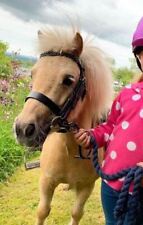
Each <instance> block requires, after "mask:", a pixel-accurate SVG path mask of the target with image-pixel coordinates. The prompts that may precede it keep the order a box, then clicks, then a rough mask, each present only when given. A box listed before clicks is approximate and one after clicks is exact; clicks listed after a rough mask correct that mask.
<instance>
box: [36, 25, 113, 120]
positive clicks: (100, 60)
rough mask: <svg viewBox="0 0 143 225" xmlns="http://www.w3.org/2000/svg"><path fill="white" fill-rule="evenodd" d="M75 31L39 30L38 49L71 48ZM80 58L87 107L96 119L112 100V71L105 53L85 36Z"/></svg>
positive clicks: (62, 29) (61, 29)
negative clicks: (84, 81)
mask: <svg viewBox="0 0 143 225" xmlns="http://www.w3.org/2000/svg"><path fill="white" fill-rule="evenodd" d="M76 32H79V31H78V29H72V28H71V29H67V28H64V27H52V28H51V27H47V28H46V29H45V30H42V32H39V42H38V51H39V52H40V53H42V52H45V51H48V50H55V51H60V50H65V51H66V50H73V49H74V48H75V46H74V44H73V39H74V36H75V34H76ZM80 58H81V60H82V62H83V65H84V67H85V76H86V80H87V95H88V99H89V102H88V104H89V105H88V107H89V110H91V112H92V115H93V119H97V118H99V117H101V115H102V114H104V113H106V111H107V110H108V109H109V107H110V104H111V101H112V96H113V95H112V94H113V91H112V73H111V70H110V67H109V65H108V63H107V58H106V56H105V54H104V53H103V52H102V51H101V50H100V49H99V48H97V47H95V45H94V44H93V41H89V39H87V38H86V40H84V41H83V51H82V53H81V55H80Z"/></svg>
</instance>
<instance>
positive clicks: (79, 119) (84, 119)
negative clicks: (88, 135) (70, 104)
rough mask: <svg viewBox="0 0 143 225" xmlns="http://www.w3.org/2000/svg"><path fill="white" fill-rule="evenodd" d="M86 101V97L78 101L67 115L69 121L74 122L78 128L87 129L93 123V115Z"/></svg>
mask: <svg viewBox="0 0 143 225" xmlns="http://www.w3.org/2000/svg"><path fill="white" fill-rule="evenodd" d="M88 103H89V101H88V99H85V100H84V101H83V102H81V101H79V102H78V103H77V105H76V108H75V109H74V110H73V111H72V112H71V113H70V116H69V121H72V122H75V123H76V124H78V126H79V127H80V128H86V129H88V128H91V127H92V124H93V116H92V113H91V110H90V107H89V104H88Z"/></svg>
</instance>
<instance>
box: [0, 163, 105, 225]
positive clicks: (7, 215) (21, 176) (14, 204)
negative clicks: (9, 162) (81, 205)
mask: <svg viewBox="0 0 143 225" xmlns="http://www.w3.org/2000/svg"><path fill="white" fill-rule="evenodd" d="M39 170H40V169H34V170H29V171H25V169H24V168H23V167H20V168H19V169H17V171H16V172H15V174H14V175H13V176H12V177H11V178H10V179H9V181H7V182H6V183H5V184H1V185H0V224H1V225H4V224H6V225H32V224H33V225H34V221H35V214H36V207H37V204H38V200H39V192H38V179H39ZM73 203H74V193H73V191H71V190H70V191H64V190H63V185H62V184H61V185H59V186H58V188H57V189H56V192H55V195H54V198H53V202H52V210H51V214H50V216H49V218H48V219H47V223H45V224H47V225H48V224H49V225H67V224H68V223H69V221H70V212H71V209H72V205H73ZM103 224H104V218H103V213H102V209H101V203H100V180H98V181H97V182H96V185H95V188H94V191H93V193H92V195H91V196H90V198H89V200H88V202H87V203H86V206H85V214H84V216H83V218H82V220H81V223H80V225H103Z"/></svg>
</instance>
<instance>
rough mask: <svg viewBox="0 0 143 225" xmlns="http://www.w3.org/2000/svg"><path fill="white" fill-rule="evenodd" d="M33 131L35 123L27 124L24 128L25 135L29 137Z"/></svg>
mask: <svg viewBox="0 0 143 225" xmlns="http://www.w3.org/2000/svg"><path fill="white" fill-rule="evenodd" d="M34 132H35V125H34V124H28V126H27V127H26V129H25V136H26V137H30V136H32V135H33V134H34Z"/></svg>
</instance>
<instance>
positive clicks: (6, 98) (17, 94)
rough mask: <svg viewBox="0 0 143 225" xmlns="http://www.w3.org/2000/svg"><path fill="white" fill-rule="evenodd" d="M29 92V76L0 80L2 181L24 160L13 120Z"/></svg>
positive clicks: (0, 165) (0, 159)
mask: <svg viewBox="0 0 143 225" xmlns="http://www.w3.org/2000/svg"><path fill="white" fill-rule="evenodd" d="M28 92H29V78H27V77H24V78H22V77H17V76H15V74H13V76H11V77H10V79H3V80H2V79H1V80H0V117H1V121H0V130H1V135H0V182H1V181H3V180H5V179H7V178H8V176H9V175H11V174H12V173H13V172H14V171H15V169H16V167H17V166H18V165H20V163H21V162H22V160H23V147H21V146H20V145H18V144H16V141H15V139H14V135H13V132H12V127H13V122H14V119H15V117H16V115H17V114H18V110H20V109H21V108H22V106H23V103H24V99H25V97H26V95H27V94H28Z"/></svg>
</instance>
